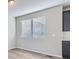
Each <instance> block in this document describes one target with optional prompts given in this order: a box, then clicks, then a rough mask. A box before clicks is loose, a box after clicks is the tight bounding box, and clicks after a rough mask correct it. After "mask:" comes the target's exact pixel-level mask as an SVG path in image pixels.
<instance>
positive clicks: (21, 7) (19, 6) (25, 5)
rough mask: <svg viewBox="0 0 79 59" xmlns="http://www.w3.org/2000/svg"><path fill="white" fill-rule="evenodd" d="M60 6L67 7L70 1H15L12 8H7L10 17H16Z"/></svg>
mask: <svg viewBox="0 0 79 59" xmlns="http://www.w3.org/2000/svg"><path fill="white" fill-rule="evenodd" d="M60 4H62V5H63V6H65V5H69V4H70V0H16V3H15V5H14V6H8V10H9V14H10V15H12V16H14V17H16V16H20V15H24V14H28V13H31V12H34V11H38V10H41V9H45V8H49V7H53V6H56V5H60Z"/></svg>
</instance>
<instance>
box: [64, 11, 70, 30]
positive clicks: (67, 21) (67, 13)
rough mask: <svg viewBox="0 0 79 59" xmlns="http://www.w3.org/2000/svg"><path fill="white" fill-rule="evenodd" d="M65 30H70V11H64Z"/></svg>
mask: <svg viewBox="0 0 79 59" xmlns="http://www.w3.org/2000/svg"><path fill="white" fill-rule="evenodd" d="M63 31H70V11H64V12H63Z"/></svg>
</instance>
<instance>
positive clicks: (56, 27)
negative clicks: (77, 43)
mask: <svg viewBox="0 0 79 59" xmlns="http://www.w3.org/2000/svg"><path fill="white" fill-rule="evenodd" d="M36 16H46V20H47V33H48V34H47V36H46V38H38V39H27V38H20V31H21V28H20V25H21V24H20V20H22V19H23V18H24V19H27V18H31V17H36ZM53 34H54V36H53ZM62 39H63V36H62V6H58V7H54V8H50V9H47V10H43V11H40V12H37V13H34V14H30V15H25V16H22V17H18V18H17V48H21V49H25V50H30V51H35V52H39V53H43V54H47V55H52V56H62Z"/></svg>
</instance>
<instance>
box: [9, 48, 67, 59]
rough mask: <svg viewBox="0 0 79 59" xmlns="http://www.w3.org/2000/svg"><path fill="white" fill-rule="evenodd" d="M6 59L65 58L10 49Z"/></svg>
mask: <svg viewBox="0 0 79 59" xmlns="http://www.w3.org/2000/svg"><path fill="white" fill-rule="evenodd" d="M8 59H66V58H58V57H48V56H46V55H42V54H38V53H35V52H30V51H25V50H22V49H12V50H9V51H8Z"/></svg>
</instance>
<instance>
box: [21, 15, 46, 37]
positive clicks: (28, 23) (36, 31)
mask: <svg viewBox="0 0 79 59" xmlns="http://www.w3.org/2000/svg"><path fill="white" fill-rule="evenodd" d="M21 25H22V27H21V28H22V30H21V37H27V38H30V37H33V38H38V37H44V36H45V35H46V19H45V17H44V16H43V17H36V18H32V19H29V20H22V21H21Z"/></svg>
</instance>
